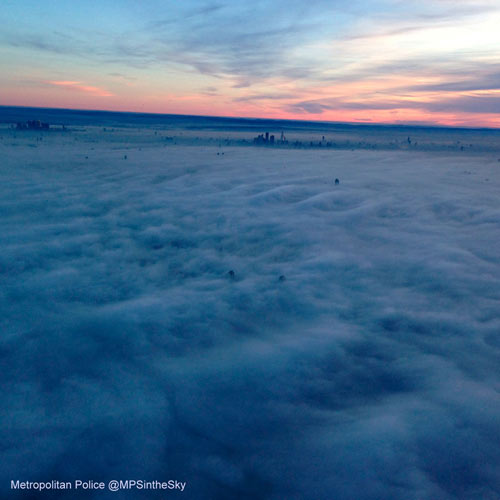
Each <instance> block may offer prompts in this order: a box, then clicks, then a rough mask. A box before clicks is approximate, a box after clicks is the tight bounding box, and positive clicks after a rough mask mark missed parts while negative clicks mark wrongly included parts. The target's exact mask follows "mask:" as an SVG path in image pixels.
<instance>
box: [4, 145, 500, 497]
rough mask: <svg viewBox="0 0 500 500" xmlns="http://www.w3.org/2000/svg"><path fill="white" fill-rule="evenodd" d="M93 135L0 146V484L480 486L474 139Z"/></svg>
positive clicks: (497, 209)
mask: <svg viewBox="0 0 500 500" xmlns="http://www.w3.org/2000/svg"><path fill="white" fill-rule="evenodd" d="M9 141H10V142H9ZM57 141H59V143H60V145H59V146H58V145H57V144H56V143H57ZM95 141H96V142H93V143H89V144H85V145H84V144H81V143H79V142H78V141H75V140H74V139H73V137H69V138H67V139H66V138H64V137H63V136H61V137H60V138H58V139H57V140H55V142H54V144H53V145H52V146H51V147H48V146H45V147H44V146H43V143H41V144H36V145H37V146H39V147H29V144H25V143H24V142H22V141H21V142H19V140H18V142H17V143H16V142H15V140H14V139H13V138H10V139H9V140H8V141H7V140H6V139H5V138H4V140H3V142H2V143H1V145H0V153H1V159H0V214H1V219H0V226H1V233H0V244H1V248H2V251H1V253H0V280H1V287H0V309H1V310H0V313H1V316H0V331H1V336H0V355H1V364H2V376H1V384H2V387H1V389H2V411H1V412H0V415H1V418H0V425H1V427H2V430H3V437H2V447H1V449H2V456H3V457H2V477H1V481H2V495H4V496H5V498H12V497H14V498H15V497H16V495H15V494H14V493H13V492H10V491H8V485H9V484H10V480H11V479H20V480H32V481H33V480H43V481H47V480H51V479H58V480H71V479H77V478H83V479H94V480H109V479H147V480H156V479H158V480H168V479H172V478H173V479H178V480H182V481H187V486H186V490H185V491H184V493H182V494H180V493H179V494H178V495H176V496H178V497H180V498H186V499H188V498H189V499H201V500H203V499H228V500H229V499H231V500H234V499H272V500H283V499H287V500H293V499H311V500H323V499H324V500H379V499H385V500H391V499H405V500H421V499H433V500H441V499H443V500H451V499H469V500H477V499H491V500H492V499H496V498H498V495H499V494H500V484H499V464H500V448H499V446H498V443H499V442H500V441H499V440H500V428H499V419H500V398H499V394H498V390H499V382H500V375H499V348H500V337H499V332H500V317H499V311H500V305H499V299H500V198H499V188H500V176H499V172H500V163H498V160H497V157H496V156H492V155H490V156H488V155H487V154H485V155H484V156H466V155H461V154H457V153H454V154H449V155H445V154H437V153H436V154H431V153H425V152H423V153H422V152H418V153H411V152H389V151H388V152H375V151H321V150H271V149H266V148H261V149H259V148H250V147H248V148H242V147H240V148H236V147H234V148H225V149H224V148H219V147H201V146H200V147H194V146H193V147H184V146H174V145H173V144H171V145H169V146H167V147H164V146H163V145H161V147H148V148H145V149H141V150H140V149H139V148H135V149H129V150H123V149H120V148H119V147H118V146H115V145H112V144H107V143H106V142H105V140H104V139H103V138H96V139H95ZM32 146H33V144H32ZM90 146H92V147H90ZM222 153H224V154H222ZM125 155H126V158H125ZM86 157H87V158H86ZM336 178H337V179H339V183H338V184H335V179H336ZM230 271H233V273H230ZM30 494H32V493H30ZM24 495H28V492H24ZM108 495H109V496H110V497H112V498H164V497H165V493H158V492H156V493H152V492H142V493H141V492H139V491H135V492H128V493H113V494H110V493H104V494H103V493H101V492H97V493H92V492H86V493H85V494H84V495H82V498H89V499H90V498H96V499H98V498H108ZM169 495H174V494H173V493H169ZM19 497H20V498H21V497H23V493H22V492H21V493H19ZM52 497H57V498H75V497H76V495H75V492H69V493H66V494H65V493H64V492H56V493H52V494H51V493H49V492H45V493H44V494H40V496H39V498H52ZM26 498H28V496H26ZM29 498H32V497H31V496H29ZM33 498H35V497H33ZM36 498H38V497H36Z"/></svg>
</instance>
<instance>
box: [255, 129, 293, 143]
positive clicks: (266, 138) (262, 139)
mask: <svg viewBox="0 0 500 500" xmlns="http://www.w3.org/2000/svg"><path fill="white" fill-rule="evenodd" d="M253 143H254V144H270V145H273V144H288V141H287V140H286V137H285V134H284V133H283V132H281V137H280V139H279V141H276V140H275V137H274V135H269V132H266V133H265V134H259V135H258V136H257V137H255V138H254V140H253Z"/></svg>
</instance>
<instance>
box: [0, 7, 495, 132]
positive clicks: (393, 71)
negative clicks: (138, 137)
mask: <svg viewBox="0 0 500 500" xmlns="http://www.w3.org/2000/svg"><path fill="white" fill-rule="evenodd" d="M0 23H1V25H2V30H1V31H0V105H19V106H40V107H57V108H73V109H102V110H116V111H137V112H152V113H176V114H194V115H211V116H241V117H262V118H281V119H283V118H290V119H303V120H326V121H343V122H357V123H396V124H397V123H405V124H437V125H452V126H486V127H500V31H499V30H498V26H500V2H498V0H419V1H418V2H412V1H408V0H406V1H400V0H307V1H306V0H273V1H262V0H253V1H251V2H250V1H247V0H245V1H243V0H231V1H226V0H209V1H203V0H187V1H184V2H174V1H166V0H163V1H160V0H148V1H147V2H144V1H140V0H122V1H120V2H116V1H110V0H99V1H97V0H85V1H80V0H74V1H72V2H66V1H62V0H45V1H44V2H40V1H39V0H3V1H2V3H1V6H0Z"/></svg>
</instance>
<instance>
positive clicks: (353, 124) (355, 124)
mask: <svg viewBox="0 0 500 500" xmlns="http://www.w3.org/2000/svg"><path fill="white" fill-rule="evenodd" d="M1 108H20V109H40V110H58V111H73V112H88V113H118V114H123V115H125V114H132V115H147V116H175V117H186V118H212V119H224V120H249V121H250V120H259V121H262V122H291V123H296V122H299V123H314V124H327V125H346V126H350V127H387V128H394V127H405V128H436V129H458V130H491V131H493V132H500V127H473V126H469V127H468V126H460V125H438V124H433V123H429V124H427V125H426V124H425V123H418V124H417V123H381V122H369V123H367V122H340V121H339V122H337V121H330V120H301V119H293V118H261V117H248V116H220V115H190V114H182V113H155V112H151V111H124V110H120V111H116V110H110V109H83V108H64V107H44V106H19V105H9V104H0V109H1ZM0 123H2V120H1V118H0ZM3 123H7V122H3Z"/></svg>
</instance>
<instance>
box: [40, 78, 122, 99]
mask: <svg viewBox="0 0 500 500" xmlns="http://www.w3.org/2000/svg"><path fill="white" fill-rule="evenodd" d="M47 83H48V84H49V85H55V86H57V87H62V88H65V89H68V90H74V91H76V92H85V93H87V94H92V95H95V96H98V97H110V96H114V94H113V93H111V92H109V91H108V90H105V89H101V88H99V87H93V86H91V85H82V83H81V82H73V81H68V80H54V81H49V82H47Z"/></svg>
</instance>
